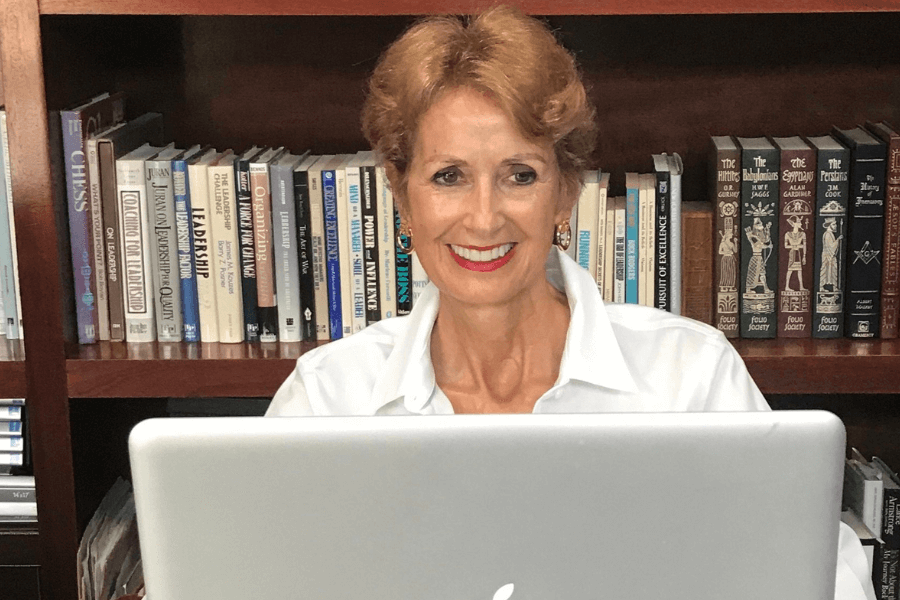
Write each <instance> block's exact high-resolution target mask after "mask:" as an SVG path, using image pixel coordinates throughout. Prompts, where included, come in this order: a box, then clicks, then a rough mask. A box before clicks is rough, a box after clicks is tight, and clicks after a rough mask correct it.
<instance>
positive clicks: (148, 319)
mask: <svg viewBox="0 0 900 600" xmlns="http://www.w3.org/2000/svg"><path fill="white" fill-rule="evenodd" d="M116 190H117V193H118V197H117V200H118V207H119V232H120V239H119V245H120V246H121V247H122V280H123V288H124V290H125V340H126V341H128V342H152V341H154V340H155V339H156V323H155V315H154V303H153V283H152V281H153V279H152V278H153V274H152V271H151V266H150V261H151V259H150V256H151V251H152V250H151V246H150V216H149V212H148V209H149V207H148V205H147V204H148V203H147V185H146V178H145V175H144V161H142V160H117V161H116Z"/></svg>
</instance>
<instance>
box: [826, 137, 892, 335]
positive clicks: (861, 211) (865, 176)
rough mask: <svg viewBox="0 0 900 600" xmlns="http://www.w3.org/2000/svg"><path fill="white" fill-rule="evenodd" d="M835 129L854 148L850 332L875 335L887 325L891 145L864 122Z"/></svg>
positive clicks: (846, 321) (848, 296)
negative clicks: (884, 270) (884, 295)
mask: <svg viewBox="0 0 900 600" xmlns="http://www.w3.org/2000/svg"><path fill="white" fill-rule="evenodd" d="M833 133H834V135H835V137H836V138H837V139H838V140H839V141H840V142H842V143H843V144H844V145H845V146H847V147H848V148H849V149H850V200H849V203H848V206H847V214H848V227H847V235H848V238H847V243H848V246H847V275H846V277H847V280H846V283H847V285H846V296H845V300H846V302H845V305H844V332H845V334H846V335H847V336H849V337H853V338H873V337H877V336H878V334H879V333H880V331H879V329H880V325H881V311H880V308H881V261H882V258H883V257H882V251H883V240H884V192H885V189H884V188H885V185H884V184H885V159H886V156H887V147H886V145H885V144H884V142H882V141H881V140H878V139H876V138H874V137H872V136H871V135H870V134H868V133H867V132H866V131H865V130H864V129H863V128H862V127H856V128H854V129H839V128H837V127H835V128H834V130H833Z"/></svg>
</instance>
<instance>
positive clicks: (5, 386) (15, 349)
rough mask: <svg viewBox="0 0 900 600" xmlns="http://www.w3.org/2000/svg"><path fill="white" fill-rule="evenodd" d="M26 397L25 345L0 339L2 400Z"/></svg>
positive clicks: (19, 341)
mask: <svg viewBox="0 0 900 600" xmlns="http://www.w3.org/2000/svg"><path fill="white" fill-rule="evenodd" d="M24 397H25V343H24V342H23V341H22V340H8V339H6V338H0V398H24Z"/></svg>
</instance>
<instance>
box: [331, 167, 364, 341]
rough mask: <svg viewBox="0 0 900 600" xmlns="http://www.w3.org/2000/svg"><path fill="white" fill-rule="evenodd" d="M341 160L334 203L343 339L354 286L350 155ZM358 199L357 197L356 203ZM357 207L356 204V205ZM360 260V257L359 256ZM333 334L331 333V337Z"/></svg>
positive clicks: (350, 328)
mask: <svg viewBox="0 0 900 600" xmlns="http://www.w3.org/2000/svg"><path fill="white" fill-rule="evenodd" d="M338 156H339V157H340V158H341V160H340V161H339V162H338V163H337V164H335V166H334V185H335V203H336V205H337V243H338V260H339V261H340V286H341V302H340V308H341V324H342V326H343V328H344V331H343V335H344V337H346V336H348V335H351V334H352V333H353V331H354V329H353V315H354V312H355V311H354V308H353V304H354V300H355V298H354V297H355V292H354V289H355V286H354V282H353V279H354V278H353V257H352V256H351V250H352V244H351V232H350V196H349V190H348V189H347V163H349V162H350V161H351V160H352V159H353V157H354V156H353V155H352V154H340V155H338ZM358 200H359V198H358V197H357V202H358ZM357 206H358V203H357ZM360 258H361V255H360ZM333 334H334V332H332V335H333Z"/></svg>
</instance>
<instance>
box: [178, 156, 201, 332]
mask: <svg viewBox="0 0 900 600" xmlns="http://www.w3.org/2000/svg"><path fill="white" fill-rule="evenodd" d="M202 154H203V151H202V150H201V148H200V146H194V147H192V148H190V149H189V150H188V151H187V152H185V153H184V154H183V155H182V156H181V157H180V158H177V159H175V160H173V161H172V183H173V184H174V187H175V234H176V239H177V241H178V244H177V245H178V279H179V281H180V283H181V318H182V321H183V324H182V327H183V330H182V331H183V335H184V341H186V342H199V341H200V301H199V300H198V298H197V266H196V264H195V263H194V225H193V223H192V222H191V189H190V181H189V180H188V171H187V165H188V162H189V161H190V160H191V159H192V158H194V157H195V156H201V155H202Z"/></svg>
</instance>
